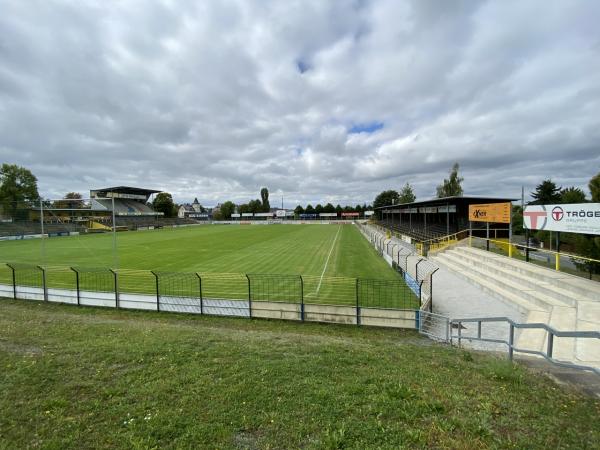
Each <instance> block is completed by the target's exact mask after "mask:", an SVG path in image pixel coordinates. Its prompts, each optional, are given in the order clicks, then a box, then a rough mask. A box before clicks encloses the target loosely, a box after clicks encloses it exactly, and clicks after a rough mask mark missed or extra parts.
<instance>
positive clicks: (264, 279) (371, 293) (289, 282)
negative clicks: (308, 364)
mask: <svg viewBox="0 0 600 450" xmlns="http://www.w3.org/2000/svg"><path fill="white" fill-rule="evenodd" d="M0 296H2V297H14V298H23V299H30V300H45V301H51V302H60V303H70V304H77V305H83V306H103V307H116V308H127V309H146V310H154V311H171V312H184V313H196V314H214V315H228V316H242V317H265V318H281V319H290V320H313V321H322V322H335V323H354V324H361V322H364V323H366V324H369V325H375V326H399V325H398V324H401V326H402V327H407V326H408V327H413V326H412V325H410V324H412V323H413V322H414V320H415V310H417V309H418V308H419V304H420V302H419V298H418V297H417V296H416V295H415V294H414V292H413V290H412V289H411V288H410V287H409V286H407V284H406V283H405V282H404V281H403V280H402V279H400V278H399V279H396V280H373V279H358V278H343V277H318V276H304V275H302V276H301V275H278V274H231V273H230V274H223V273H181V272H158V271H144V270H127V269H121V270H113V269H109V268H89V267H61V266H43V267H42V266H34V265H28V264H0ZM367 310H368V311H367ZM377 311H380V312H377ZM386 311H395V312H396V313H395V315H394V314H391V313H389V312H386ZM390 314H391V315H390Z"/></svg>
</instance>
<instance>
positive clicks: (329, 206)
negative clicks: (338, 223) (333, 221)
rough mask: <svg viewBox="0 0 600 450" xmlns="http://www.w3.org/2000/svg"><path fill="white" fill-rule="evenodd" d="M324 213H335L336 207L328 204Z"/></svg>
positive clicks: (324, 208)
mask: <svg viewBox="0 0 600 450" xmlns="http://www.w3.org/2000/svg"><path fill="white" fill-rule="evenodd" d="M323 212H324V213H334V212H335V206H333V205H332V204H331V203H327V204H326V205H325V206H324V207H323Z"/></svg>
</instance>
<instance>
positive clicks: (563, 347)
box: [548, 307, 577, 361]
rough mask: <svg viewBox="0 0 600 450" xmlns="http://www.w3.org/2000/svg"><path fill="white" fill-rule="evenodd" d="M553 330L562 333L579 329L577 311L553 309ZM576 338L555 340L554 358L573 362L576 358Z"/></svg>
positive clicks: (551, 322)
mask: <svg viewBox="0 0 600 450" xmlns="http://www.w3.org/2000/svg"><path fill="white" fill-rule="evenodd" d="M548 325H550V326H551V327H552V328H555V329H557V330H560V331H573V330H576V329H577V310H576V309H575V308H569V307H564V308H552V312H551V314H550V322H549V323H548ZM575 344H576V339H574V338H554V350H553V353H552V356H553V358H556V359H562V360H564V361H573V358H574V356H575Z"/></svg>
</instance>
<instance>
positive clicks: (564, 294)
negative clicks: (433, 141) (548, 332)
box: [447, 252, 577, 306]
mask: <svg viewBox="0 0 600 450" xmlns="http://www.w3.org/2000/svg"><path fill="white" fill-rule="evenodd" d="M447 254H448V255H452V256H454V257H458V258H461V259H463V260H464V261H465V262H468V263H469V264H470V265H471V266H472V267H473V268H475V270H480V271H484V272H486V273H487V274H488V275H489V276H491V277H499V278H501V279H502V280H508V281H510V282H511V283H514V285H515V286H517V285H519V288H520V289H523V290H528V291H529V290H535V291H537V292H539V293H540V294H542V295H545V296H548V297H551V298H553V299H555V300H556V301H558V302H560V303H557V304H556V305H557V306H561V304H562V305H568V306H575V305H576V304H577V300H576V299H575V298H574V295H573V293H572V292H569V291H567V290H565V289H562V288H560V287H557V286H555V285H553V284H550V283H547V282H543V281H539V280H537V279H532V278H530V277H528V276H526V275H523V274H522V273H519V272H516V271H513V270H510V269H507V268H505V267H502V266H500V265H497V264H494V263H493V262H486V263H482V261H481V260H480V259H478V258H477V257H474V256H473V255H471V254H470V253H466V252H447ZM553 304H554V302H553Z"/></svg>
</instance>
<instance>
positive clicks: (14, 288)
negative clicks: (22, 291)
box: [7, 264, 17, 300]
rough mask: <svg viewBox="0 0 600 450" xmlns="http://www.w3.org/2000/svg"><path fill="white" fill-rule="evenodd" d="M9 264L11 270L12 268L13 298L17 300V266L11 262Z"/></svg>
mask: <svg viewBox="0 0 600 450" xmlns="http://www.w3.org/2000/svg"><path fill="white" fill-rule="evenodd" d="M7 266H8V267H10V270H12V285H13V298H14V299H15V300H16V299H17V277H16V275H15V268H14V267H13V266H11V265H10V264H7Z"/></svg>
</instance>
